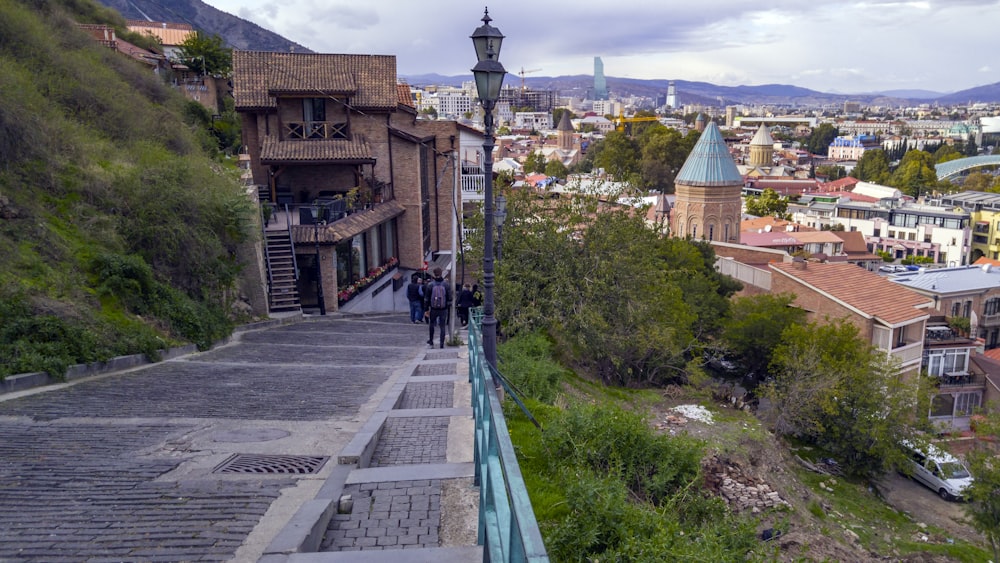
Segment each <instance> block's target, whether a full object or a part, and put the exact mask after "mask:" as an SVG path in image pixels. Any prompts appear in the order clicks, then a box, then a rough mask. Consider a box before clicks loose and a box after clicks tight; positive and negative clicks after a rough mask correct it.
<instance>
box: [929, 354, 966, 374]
mask: <svg viewBox="0 0 1000 563" xmlns="http://www.w3.org/2000/svg"><path fill="white" fill-rule="evenodd" d="M968 367H969V350H968V349H966V348H960V349H953V350H934V351H932V352H931V354H930V355H929V356H928V357H927V374H928V375H933V376H936V377H941V376H943V375H944V374H946V373H954V372H965V371H966V370H967V369H968Z"/></svg>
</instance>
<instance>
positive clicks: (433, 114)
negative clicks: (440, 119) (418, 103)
mask: <svg viewBox="0 0 1000 563" xmlns="http://www.w3.org/2000/svg"><path fill="white" fill-rule="evenodd" d="M420 113H421V114H422V115H426V116H428V117H430V118H431V119H437V116H438V110H437V108H436V107H434V106H427V107H425V108H424V109H422V110H420Z"/></svg>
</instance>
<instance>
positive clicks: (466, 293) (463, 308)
mask: <svg viewBox="0 0 1000 563" xmlns="http://www.w3.org/2000/svg"><path fill="white" fill-rule="evenodd" d="M475 304H476V302H475V299H473V297H472V286H471V285H469V284H465V285H463V286H462V290H461V291H459V292H458V302H457V305H458V320H459V322H460V323H461V324H462V326H468V325H469V307H472V306H474V305H475Z"/></svg>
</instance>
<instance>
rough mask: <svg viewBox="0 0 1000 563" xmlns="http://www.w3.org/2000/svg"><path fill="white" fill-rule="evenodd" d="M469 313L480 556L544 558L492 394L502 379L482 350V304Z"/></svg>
mask: <svg viewBox="0 0 1000 563" xmlns="http://www.w3.org/2000/svg"><path fill="white" fill-rule="evenodd" d="M470 315H471V320H472V322H470V323H469V381H470V383H472V409H473V412H474V415H475V418H476V446H475V449H476V452H475V464H476V485H477V486H479V537H478V543H479V544H480V545H482V546H483V561H489V562H491V563H506V562H514V563H521V562H531V563H543V562H547V561H548V560H549V556H548V555H547V554H546V553H545V545H544V544H543V543H542V534H541V532H540V531H539V530H538V521H537V520H536V519H535V511H534V510H533V509H532V508H531V499H529V498H528V489H527V488H526V487H525V485H524V478H523V477H522V476H521V468H520V467H519V466H518V464H517V455H516V454H515V453H514V444H512V443H511V441H510V434H509V433H508V432H507V422H506V421H505V420H504V417H503V409H502V408H501V406H500V398H499V397H498V396H497V387H498V385H501V384H503V382H502V380H501V379H497V378H494V377H493V373H491V371H490V368H489V364H488V363H487V362H486V358H485V355H484V354H483V340H482V338H483V337H482V324H481V323H482V318H483V317H482V309H481V308H479V307H476V308H474V309H472V310H470Z"/></svg>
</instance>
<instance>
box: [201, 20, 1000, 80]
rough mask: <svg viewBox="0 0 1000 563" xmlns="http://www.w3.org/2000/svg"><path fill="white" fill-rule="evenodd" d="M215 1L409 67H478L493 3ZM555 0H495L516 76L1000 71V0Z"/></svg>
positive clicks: (304, 36) (322, 43)
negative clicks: (485, 9)
mask: <svg viewBox="0 0 1000 563" xmlns="http://www.w3.org/2000/svg"><path fill="white" fill-rule="evenodd" d="M208 3H209V4H210V5H212V6H214V7H216V8H218V9H220V10H223V11H226V12H229V13H232V14H234V15H237V16H239V17H241V18H244V19H246V20H249V21H252V22H254V23H256V24H258V25H261V26H262V27H265V28H267V29H269V30H271V31H274V32H276V33H278V34H280V35H282V36H284V37H286V38H288V39H290V40H292V41H295V42H297V43H300V44H302V45H303V46H305V47H307V48H309V49H311V50H313V51H315V52H320V53H371V54H386V55H395V56H396V58H397V71H398V73H399V74H400V75H418V74H430V73H437V74H441V75H446V76H454V75H461V74H467V73H470V72H469V69H471V68H472V66H473V65H474V63H475V55H474V53H473V50H472V44H471V41H470V40H469V39H468V36H469V35H470V34H471V33H472V31H473V30H474V29H475V28H476V27H477V26H478V25H480V24H481V22H480V21H479V19H480V18H481V17H482V5H480V4H470V3H467V2H459V1H457V0H439V1H436V2H430V3H422V4H417V5H413V4H407V5H404V4H403V3H402V2H400V1H399V0H380V1H379V2H371V3H367V4H362V5H358V4H355V3H351V4H347V3H344V2H339V1H338V2H332V3H329V4H323V5H322V7H319V5H314V4H311V3H307V2H306V0H286V1H284V2H281V3H277V2H274V1H273V0H239V1H237V0H208ZM555 4H556V3H541V4H533V5H531V10H530V13H529V11H528V10H527V9H526V8H527V7H526V6H525V5H522V4H515V3H507V4H502V3H496V4H494V5H492V6H490V16H491V17H492V18H493V20H494V21H493V25H494V26H496V27H497V28H499V29H500V30H501V32H503V33H504V35H505V36H506V40H505V41H504V43H503V52H502V53H501V55H500V61H501V62H502V63H503V64H504V66H505V67H506V69H507V71H508V72H509V73H510V74H511V76H512V78H513V77H516V76H517V75H518V73H519V72H520V70H521V69H522V68H523V69H525V70H534V69H539V70H538V71H536V72H534V73H532V74H529V75H528V76H560V75H573V74H592V73H593V61H594V57H595V56H599V57H601V59H602V60H603V61H604V65H605V74H606V75H607V76H613V77H619V78H643V79H665V80H670V79H674V80H688V81H701V82H710V83H713V84H717V85H720V86H739V85H761V84H775V83H777V84H790V85H794V86H801V87H804V88H810V89H813V90H818V91H821V92H830V93H845V94H855V93H868V92H875V91H889V90H914V89H920V90H930V91H935V92H940V93H942V94H944V93H950V92H955V91H959V90H964V89H967V88H972V87H975V86H982V85H985V84H992V83H995V82H1000V72H998V71H1000V68H997V69H994V66H996V65H995V63H993V62H992V61H991V58H992V57H993V53H994V52H995V49H994V47H993V46H992V45H991V38H992V32H993V28H994V27H996V24H1000V9H998V8H1000V2H998V1H997V0H950V1H948V2H943V1H941V0H924V1H884V0H872V1H862V2H855V3H846V4H845V3H838V4H830V5H824V6H818V5H811V4H810V3H803V2H792V1H789V0H777V1H773V0H772V1H770V2H768V3H767V4H766V8H763V7H756V6H755V5H754V3H752V2H751V3H747V2H736V1H735V0H706V1H705V2H699V3H697V4H686V5H674V4H673V3H670V4H668V3H664V4H663V5H647V4H646V3H645V2H640V1H637V0H626V1H625V2H624V3H621V2H619V3H607V2H593V1H590V0H580V1H578V2H576V3H574V4H573V5H572V6H570V7H567V6H565V5H562V4H560V5H555ZM470 74H471V73H470ZM509 80H510V79H509Z"/></svg>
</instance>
